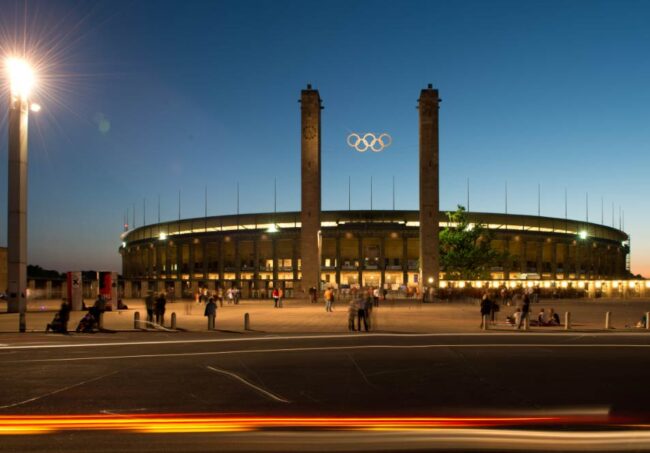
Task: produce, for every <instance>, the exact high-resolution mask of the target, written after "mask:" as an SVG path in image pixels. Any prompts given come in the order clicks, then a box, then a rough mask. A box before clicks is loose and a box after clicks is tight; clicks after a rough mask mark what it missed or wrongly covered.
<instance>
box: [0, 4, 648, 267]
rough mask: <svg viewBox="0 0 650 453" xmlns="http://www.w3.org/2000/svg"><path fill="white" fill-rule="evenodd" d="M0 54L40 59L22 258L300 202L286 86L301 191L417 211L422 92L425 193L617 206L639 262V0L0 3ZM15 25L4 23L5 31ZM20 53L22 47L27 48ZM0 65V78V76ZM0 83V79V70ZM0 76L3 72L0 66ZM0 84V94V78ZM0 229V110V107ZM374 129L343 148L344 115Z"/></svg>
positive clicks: (105, 248)
mask: <svg viewBox="0 0 650 453" xmlns="http://www.w3.org/2000/svg"><path fill="white" fill-rule="evenodd" d="M0 11H2V15H1V16H0V50H2V52H3V53H7V52H8V51H9V50H11V49H12V48H14V47H15V46H16V44H15V43H16V42H23V41H24V42H26V43H27V46H28V47H29V48H30V49H32V50H30V53H33V54H35V55H36V57H37V58H38V59H39V60H40V61H41V66H43V67H42V71H43V74H42V75H41V76H40V80H41V81H42V83H41V85H40V87H39V88H40V90H37V92H36V93H35V95H34V100H35V101H38V102H40V103H41V104H42V107H43V109H42V111H41V112H40V113H38V114H33V115H32V116H31V118H30V128H31V129H30V168H29V178H30V181H29V262H30V263H31V264H39V265H41V266H43V267H47V268H54V269H58V270H61V271H65V270H74V269H90V268H93V269H106V270H120V267H121V263H120V259H119V255H118V253H117V249H118V246H119V243H120V240H119V234H120V232H121V231H122V223H123V219H124V217H125V215H126V214H125V213H126V211H127V210H128V212H129V223H131V224H132V223H133V219H132V216H133V206H134V204H135V214H136V218H135V224H136V226H140V225H142V222H143V199H146V206H147V209H146V221H147V223H151V222H154V221H156V220H157V217H158V212H157V205H158V196H160V199H161V219H162V220H172V219H175V218H176V217H177V215H178V212H177V210H178V201H177V198H178V191H179V189H180V190H181V200H182V216H183V217H200V216H203V213H204V198H203V197H204V188H205V186H207V188H208V213H209V215H215V214H226V213H234V212H235V209H236V184H237V182H239V183H240V186H241V198H240V200H241V201H240V209H241V212H260V211H270V210H272V209H273V179H274V178H276V177H277V180H278V210H280V211H289V210H299V209H300V193H299V187H300V161H299V146H300V130H299V120H300V117H299V104H298V102H297V100H298V98H299V95H300V90H301V89H302V88H304V87H305V86H306V84H307V83H311V84H312V85H313V86H314V87H315V88H317V89H318V90H319V91H320V94H321V97H322V98H323V105H324V106H325V110H324V111H323V118H322V120H323V149H322V152H323V154H322V163H323V172H322V177H323V193H322V197H323V202H322V205H323V209H326V210H327V209H346V208H347V202H348V200H347V184H348V176H352V208H353V209H368V208H369V207H370V176H371V175H372V176H373V177H374V181H375V184H374V201H373V205H374V207H375V208H377V209H381V208H386V209H390V208H391V207H392V200H391V181H392V177H393V176H394V177H395V180H396V187H397V189H396V192H397V196H396V203H397V208H398V209H417V206H418V198H417V183H418V181H417V155H418V149H417V142H418V135H417V110H416V109H415V107H416V105H417V103H416V100H417V98H418V95H419V91H420V89H422V88H424V87H426V85H427V83H432V84H433V85H434V87H437V88H438V89H439V90H440V95H441V97H442V99H443V102H442V104H441V110H440V146H441V148H440V149H441V151H440V160H441V162H440V172H441V197H440V202H441V208H442V209H453V208H454V207H455V205H456V204H458V203H462V204H465V202H466V201H465V200H466V181H467V178H469V179H470V187H471V190H470V192H471V210H472V211H487V212H489V211H494V212H503V210H504V183H505V181H506V180H507V181H508V188H509V189H508V192H509V199H508V211H509V212H512V213H522V214H536V213H537V185H538V183H539V184H541V191H542V196H541V212H542V215H547V216H558V217H564V190H565V188H566V189H567V190H568V212H569V217H570V218H575V219H581V220H584V219H585V217H586V203H585V198H586V194H587V193H588V194H589V220H591V221H596V222H598V223H599V222H600V221H601V198H602V200H603V204H604V214H603V217H604V220H605V223H606V224H608V225H611V223H612V203H613V204H614V212H615V214H614V222H615V224H616V226H618V224H619V208H620V209H622V210H624V212H625V230H626V231H627V232H629V233H630V234H631V246H632V271H633V272H635V273H643V274H645V275H650V230H648V229H647V228H645V225H647V224H648V222H650V213H649V212H648V209H647V202H646V200H647V194H648V193H649V192H650V180H649V179H648V168H650V152H649V151H650V149H649V148H650V128H649V127H648V122H649V120H650V90H649V81H650V58H648V55H650V26H648V24H650V3H648V2H641V1H639V2H635V1H612V2H601V1H572V2H567V1H559V2H554V1H543V2H542V1H512V2H507V1H491V2H485V1H476V2H464V1H453V2H452V1H448V2H434V1H423V2H417V1H400V2H398V1H367V2H366V1H352V0H346V1H328V2H325V1H319V2H315V1H261V0H260V1H203V2H201V1H188V0H185V1H163V0H156V1H154V0H151V1H147V0H139V1H128V2H127V1H116V0H110V1H97V2H86V1H68V0H57V1H52V0H46V1H27V2H25V1H22V0H21V1H16V0H0ZM23 36H26V39H25V40H23ZM34 49H35V50H34ZM3 77H4V75H3ZM3 82H4V80H3ZM3 87H4V83H3ZM5 92H6V90H5ZM0 120H1V123H0V126H1V132H0V143H2V146H0V153H1V155H0V175H1V179H0V244H2V245H4V244H6V218H7V215H6V203H7V202H6V185H7V182H6V178H7V176H6V175H7V162H6V161H7V148H6V143H7V131H6V129H7V122H6V113H5V112H3V113H2V114H0ZM366 131H376V132H388V133H390V134H391V135H392V137H393V145H392V146H391V147H390V148H388V149H387V150H385V151H384V152H383V153H376V154H375V153H364V154H360V153H357V152H356V151H353V150H352V149H351V148H349V147H348V146H347V145H346V141H345V139H346V136H347V134H348V133H349V132H366Z"/></svg>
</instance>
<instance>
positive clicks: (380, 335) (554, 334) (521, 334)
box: [0, 332, 650, 350]
mask: <svg viewBox="0 0 650 453" xmlns="http://www.w3.org/2000/svg"><path fill="white" fill-rule="evenodd" d="M487 335H489V336H491V337H520V338H521V337H526V338H530V337H542V336H543V337H547V338H548V337H549V336H552V337H571V338H575V339H581V338H585V337H592V338H601V337H608V338H612V337H641V338H646V339H647V338H650V336H649V335H648V334H646V333H637V332H608V333H605V334H601V333H597V332H596V333H588V334H585V333H568V332H546V333H537V332H488V333H403V334H402V333H364V334H363V335H355V334H347V333H346V334H327V335H273V336H261V337H260V336H251V337H245V338H211V339H201V340H161V341H120V342H102V343H58V344H46V343H42V344H27V345H26V344H22V345H11V344H5V345H0V350H8V349H67V348H101V347H109V346H149V345H174V344H201V343H242V342H244V343H245V342H251V341H253V342H254V341H282V340H322V339H347V340H357V339H365V338H414V339H416V338H440V337H454V338H464V337H486V336H487Z"/></svg>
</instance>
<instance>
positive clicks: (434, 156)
mask: <svg viewBox="0 0 650 453" xmlns="http://www.w3.org/2000/svg"><path fill="white" fill-rule="evenodd" d="M439 103H440V98H439V97H438V90H434V89H433V87H432V85H431V84H429V86H428V87H427V88H426V89H424V90H422V91H421V92H420V99H418V104H419V105H418V108H419V114H420V279H419V280H420V281H419V282H418V284H419V286H420V288H422V287H423V286H424V285H425V284H427V285H428V284H429V282H433V285H434V286H438V280H439V276H440V261H439V250H438V248H439V245H438V242H439V238H438V227H439V215H440V214H439V211H440V209H439V208H440V206H439V204H440V203H439V198H440V193H439V189H440V186H439V181H438V178H439V172H438V155H439V147H438V107H439Z"/></svg>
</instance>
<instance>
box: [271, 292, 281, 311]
mask: <svg viewBox="0 0 650 453" xmlns="http://www.w3.org/2000/svg"><path fill="white" fill-rule="evenodd" d="M271 297H273V308H278V299H280V292H279V291H278V288H273V292H272V293H271Z"/></svg>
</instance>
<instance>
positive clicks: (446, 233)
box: [440, 205, 504, 280]
mask: <svg viewBox="0 0 650 453" xmlns="http://www.w3.org/2000/svg"><path fill="white" fill-rule="evenodd" d="M447 218H448V222H449V223H448V225H447V227H446V228H444V229H443V230H442V231H441V232H440V263H441V265H442V268H443V270H444V272H445V275H446V278H447V279H449V280H478V279H482V278H489V276H490V268H491V267H492V266H494V265H495V264H496V263H497V262H498V261H499V259H500V258H504V256H503V255H504V254H503V253H500V252H498V251H496V250H494V249H493V248H492V247H491V246H490V242H491V239H492V233H491V232H490V230H488V229H487V228H485V226H484V225H482V224H480V223H470V222H469V221H468V219H467V213H466V212H465V208H464V207H463V206H461V205H458V208H457V209H456V211H454V212H448V213H447Z"/></svg>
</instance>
